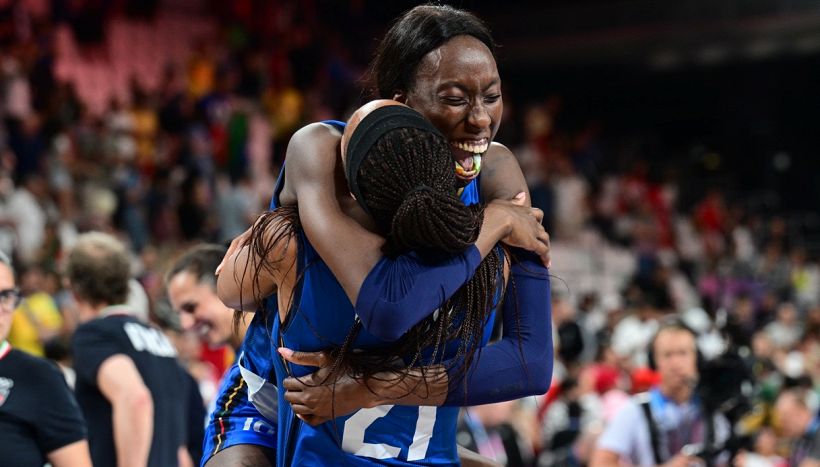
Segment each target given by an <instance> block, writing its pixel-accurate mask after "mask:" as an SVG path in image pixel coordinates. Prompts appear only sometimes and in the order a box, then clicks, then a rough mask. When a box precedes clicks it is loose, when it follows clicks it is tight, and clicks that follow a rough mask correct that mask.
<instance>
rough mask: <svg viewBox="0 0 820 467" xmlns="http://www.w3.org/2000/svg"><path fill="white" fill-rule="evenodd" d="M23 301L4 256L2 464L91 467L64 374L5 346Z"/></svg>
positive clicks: (0, 288) (0, 281)
mask: <svg viewBox="0 0 820 467" xmlns="http://www.w3.org/2000/svg"><path fill="white" fill-rule="evenodd" d="M19 301H20V291H19V289H17V287H16V285H15V281H14V273H13V272H12V268H11V262H10V261H9V259H8V257H7V256H6V255H5V254H4V253H2V252H0V433H2V436H0V452H2V453H3V454H2V460H1V461H0V464H3V465H14V466H16V467H28V466H31V467H41V466H42V465H43V464H45V463H46V462H49V463H51V465H52V466H53V467H73V466H79V467H90V466H91V458H90V456H89V453H88V442H87V441H86V430H85V422H84V421H83V417H82V414H81V413H80V408H79V407H77V402H76V401H75V400H74V397H73V395H72V394H71V390H69V389H68V386H67V385H66V382H65V380H64V379H63V375H62V374H61V373H60V371H59V370H57V368H56V367H55V366H54V365H53V364H51V363H49V362H48V361H46V360H43V359H41V358H37V357H33V356H31V355H28V354H26V353H24V352H21V351H19V350H15V349H12V348H11V345H9V343H8V341H6V337H7V336H8V333H9V329H10V327H11V317H12V314H13V313H14V309H15V307H16V306H17V303H18V302H19Z"/></svg>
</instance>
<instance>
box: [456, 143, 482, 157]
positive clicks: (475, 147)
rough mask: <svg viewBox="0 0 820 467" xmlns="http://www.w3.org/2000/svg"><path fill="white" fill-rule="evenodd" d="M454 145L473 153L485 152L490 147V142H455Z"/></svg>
mask: <svg viewBox="0 0 820 467" xmlns="http://www.w3.org/2000/svg"><path fill="white" fill-rule="evenodd" d="M453 145H454V146H455V147H457V148H459V149H461V150H462V151H467V152H471V153H473V154H484V153H485V152H487V148H489V147H490V145H489V144H488V143H481V144H473V143H453Z"/></svg>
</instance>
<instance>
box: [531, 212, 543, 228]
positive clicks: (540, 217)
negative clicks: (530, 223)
mask: <svg viewBox="0 0 820 467" xmlns="http://www.w3.org/2000/svg"><path fill="white" fill-rule="evenodd" d="M530 213H531V214H532V216H533V217H535V220H536V221H538V223H539V224H540V223H541V221H543V220H544V211H542V210H540V209H538V208H530Z"/></svg>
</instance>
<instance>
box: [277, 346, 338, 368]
mask: <svg viewBox="0 0 820 467" xmlns="http://www.w3.org/2000/svg"><path fill="white" fill-rule="evenodd" d="M278 350H279V355H281V356H282V358H284V359H285V360H287V361H289V362H290V363H295V364H297V365H304V366H315V367H318V368H324V367H326V366H328V365H329V364H330V357H329V356H328V355H327V354H326V353H325V352H299V351H296V350H291V349H288V348H286V347H279V349H278Z"/></svg>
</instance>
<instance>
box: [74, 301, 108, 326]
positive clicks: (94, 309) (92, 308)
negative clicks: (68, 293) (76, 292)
mask: <svg viewBox="0 0 820 467" xmlns="http://www.w3.org/2000/svg"><path fill="white" fill-rule="evenodd" d="M106 307H108V305H107V304H105V303H101V304H98V305H92V304H91V303H89V302H86V301H84V300H78V301H77V311H78V312H79V315H80V321H82V322H86V321H90V320H92V319H94V318H96V317H97V316H99V315H100V312H102V310H103V309H104V308H106Z"/></svg>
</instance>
